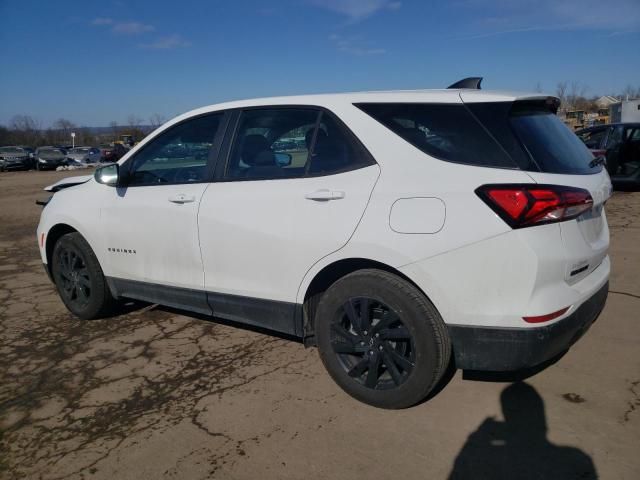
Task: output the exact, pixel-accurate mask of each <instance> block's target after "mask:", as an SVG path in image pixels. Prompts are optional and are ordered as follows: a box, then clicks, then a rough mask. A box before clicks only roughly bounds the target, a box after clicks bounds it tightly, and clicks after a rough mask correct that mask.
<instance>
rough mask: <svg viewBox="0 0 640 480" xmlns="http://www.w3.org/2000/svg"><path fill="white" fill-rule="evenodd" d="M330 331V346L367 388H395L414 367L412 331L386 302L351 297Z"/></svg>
mask: <svg viewBox="0 0 640 480" xmlns="http://www.w3.org/2000/svg"><path fill="white" fill-rule="evenodd" d="M331 331H332V338H331V346H332V348H333V351H334V352H335V353H336V354H337V356H338V359H339V361H340V364H341V365H342V367H343V369H344V370H345V372H347V374H348V375H349V376H350V377H352V378H354V379H355V380H356V381H357V382H358V383H361V384H362V385H364V386H365V387H367V388H371V389H378V390H384V389H389V388H394V387H396V386H398V385H400V384H402V383H403V382H404V381H405V380H406V379H407V378H408V377H409V375H410V374H411V371H412V370H413V368H414V367H415V346H414V341H413V338H412V337H411V333H410V332H409V330H408V329H407V328H406V327H405V325H404V324H403V323H402V320H401V319H400V317H399V316H398V314H397V313H396V312H395V311H394V310H393V309H392V308H390V307H389V306H387V305H386V304H384V303H383V302H380V301H377V300H374V299H372V298H366V297H360V298H350V299H349V300H348V301H347V302H345V303H344V304H343V305H342V308H341V309H340V310H339V311H338V312H337V315H336V317H335V318H334V321H333V322H332V324H331Z"/></svg>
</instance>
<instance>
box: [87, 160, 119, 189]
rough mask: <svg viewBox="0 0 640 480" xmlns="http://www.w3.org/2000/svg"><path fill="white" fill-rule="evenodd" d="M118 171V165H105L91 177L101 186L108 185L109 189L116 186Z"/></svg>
mask: <svg viewBox="0 0 640 480" xmlns="http://www.w3.org/2000/svg"><path fill="white" fill-rule="evenodd" d="M118 170H119V168H118V164H117V163H112V164H111V165H105V166H104V167H100V168H98V169H97V170H96V173H95V174H94V175H93V176H94V178H95V179H96V182H98V183H102V184H103V185H109V186H110V187H115V186H117V185H118V179H119V174H118Z"/></svg>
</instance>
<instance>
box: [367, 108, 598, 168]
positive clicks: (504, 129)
mask: <svg viewBox="0 0 640 480" xmlns="http://www.w3.org/2000/svg"><path fill="white" fill-rule="evenodd" d="M356 106H357V107H359V108H360V109H362V110H363V111H364V112H366V113H367V114H369V115H371V116H372V117H373V118H375V119H376V120H378V121H379V122H380V123H382V124H383V125H385V126H386V127H388V128H389V129H390V130H392V131H393V132H394V133H396V134H398V135H400V136H401V137H402V138H404V139H405V140H406V141H407V142H409V143H411V144H412V145H413V146H415V147H417V148H419V149H420V150H422V151H423V152H425V153H427V154H429V155H431V156H433V157H436V158H439V159H441V160H446V161H450V162H458V163H466V164H470V165H477V166H483V167H497V168H519V169H522V170H527V171H535V172H545V173H562V174H584V173H597V172H599V171H601V170H602V167H601V166H595V167H593V168H591V167H590V166H589V163H590V162H591V160H593V155H592V154H591V152H589V149H588V148H587V147H586V146H585V145H584V143H582V141H580V139H579V138H578V137H577V136H576V135H575V134H574V133H573V132H572V131H571V130H569V129H568V128H567V126H566V125H564V123H562V121H561V120H560V119H559V118H558V117H557V115H555V113H554V112H552V111H551V110H550V107H549V104H548V103H547V102H545V101H542V102H498V103H470V104H424V103H420V104H415V103H411V104H406V103H401V104H399V103H394V104H389V103H384V104H381V103H377V104H358V105H356Z"/></svg>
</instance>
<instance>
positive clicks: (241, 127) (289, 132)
mask: <svg viewBox="0 0 640 480" xmlns="http://www.w3.org/2000/svg"><path fill="white" fill-rule="evenodd" d="M373 163H374V162H373V160H372V159H371V156H370V155H369V153H368V152H366V150H364V147H362V146H361V145H360V144H359V142H357V141H356V140H355V138H354V136H353V134H352V133H351V132H349V131H347V130H346V128H345V127H344V126H343V125H342V124H341V123H340V122H339V121H337V120H335V119H334V118H333V116H332V115H331V114H329V113H327V112H326V111H321V110H318V109H315V108H302V107H301V108H298V107H285V108H258V109H250V110H245V111H243V112H242V114H241V116H240V120H239V124H238V128H237V131H236V135H235V140H234V142H233V146H232V148H231V155H230V158H229V162H228V164H227V169H226V173H225V178H226V179H228V180H271V179H278V178H302V177H307V176H319V175H330V174H335V173H340V172H345V171H348V170H354V169H357V168H362V167H366V166H368V165H372V164H373Z"/></svg>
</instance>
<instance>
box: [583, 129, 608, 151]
mask: <svg viewBox="0 0 640 480" xmlns="http://www.w3.org/2000/svg"><path fill="white" fill-rule="evenodd" d="M606 134H607V130H606V129H605V128H603V129H601V130H592V131H590V132H587V133H585V134H583V136H582V141H583V142H584V143H585V145H586V146H587V148H591V149H597V148H600V144H601V143H602V140H604V137H605V135H606Z"/></svg>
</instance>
